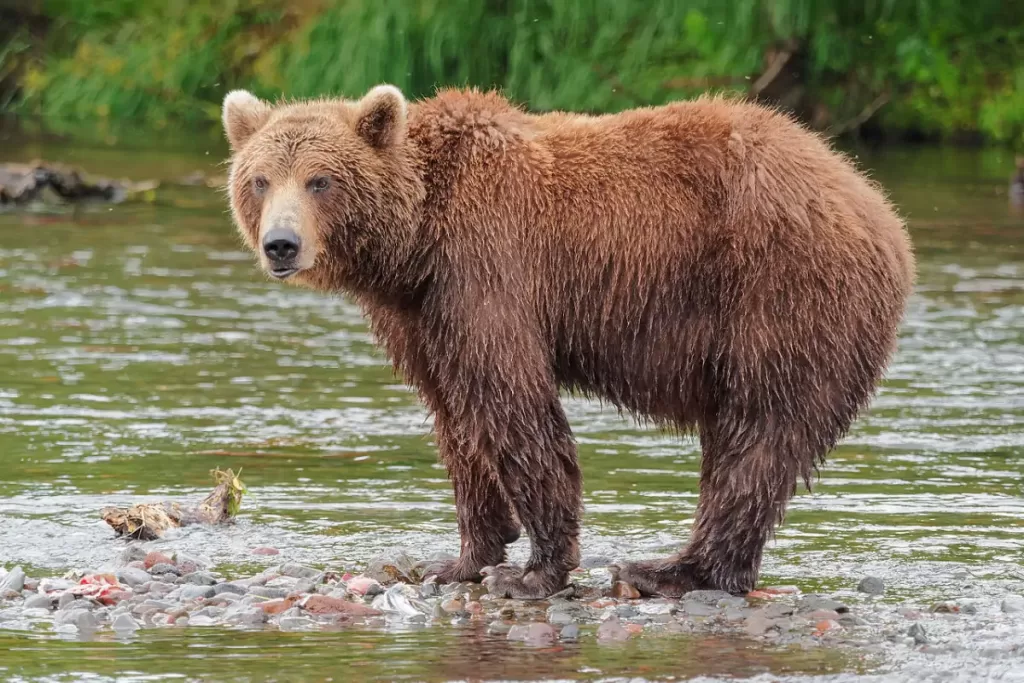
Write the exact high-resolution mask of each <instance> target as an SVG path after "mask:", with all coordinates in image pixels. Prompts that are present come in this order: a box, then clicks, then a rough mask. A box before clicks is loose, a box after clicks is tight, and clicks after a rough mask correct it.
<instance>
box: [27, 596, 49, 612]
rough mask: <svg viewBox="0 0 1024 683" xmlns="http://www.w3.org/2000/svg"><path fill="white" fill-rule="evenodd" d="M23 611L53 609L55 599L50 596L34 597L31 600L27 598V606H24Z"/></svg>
mask: <svg viewBox="0 0 1024 683" xmlns="http://www.w3.org/2000/svg"><path fill="white" fill-rule="evenodd" d="M22 608H23V609H45V610H51V609H53V598H51V597H50V596H49V595H39V594H36V595H33V596H32V597H31V598H25V604H23V605H22Z"/></svg>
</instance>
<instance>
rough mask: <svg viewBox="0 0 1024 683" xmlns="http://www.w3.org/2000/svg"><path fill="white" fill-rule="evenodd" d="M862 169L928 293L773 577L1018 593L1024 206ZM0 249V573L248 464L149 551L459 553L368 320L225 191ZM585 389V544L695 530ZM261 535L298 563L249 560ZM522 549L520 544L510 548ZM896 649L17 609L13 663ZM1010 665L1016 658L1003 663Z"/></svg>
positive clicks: (281, 671) (579, 428) (129, 208)
mask: <svg viewBox="0 0 1024 683" xmlns="http://www.w3.org/2000/svg"><path fill="white" fill-rule="evenodd" d="M224 153H225V152H224V150H223V149H220V148H213V149H210V150H206V149H203V148H200V149H197V150H194V151H181V150H180V149H175V150H170V151H159V152H153V151H147V150H138V149H118V148H115V149H109V148H107V149H90V148H85V147H67V146H62V145H55V144H49V145H41V144H36V143H25V142H21V141H19V140H18V139H17V138H16V137H8V138H5V139H0V161H7V160H25V159H29V158H32V157H36V156H41V157H44V158H48V159H59V160H66V161H70V162H73V163H76V164H80V165H83V166H85V167H86V168H87V169H89V170H93V171H97V172H103V173H106V174H109V175H113V176H129V177H132V178H135V179H140V178H149V177H155V178H161V179H165V180H166V179H172V178H175V177H178V176H182V175H185V174H187V173H190V172H192V171H195V170H202V171H205V172H210V173H218V172H222V167H221V166H219V165H218V164H219V163H220V162H221V161H222V159H223V156H224ZM864 163H865V164H867V165H868V166H869V167H870V168H871V169H872V173H873V175H874V176H875V177H876V178H877V179H879V180H880V181H882V182H883V183H884V184H885V185H886V186H887V188H889V190H890V191H891V194H892V197H893V199H894V200H895V201H896V202H897V203H898V204H899V205H900V207H901V209H902V210H903V211H904V212H905V214H906V215H907V216H908V217H909V220H910V226H911V230H912V235H913V239H914V243H915V247H916V251H917V256H918V260H919V269H920V282H919V287H918V292H917V294H916V296H915V297H914V298H913V300H912V302H911V305H910V311H909V316H908V320H907V322H906V325H905V328H904V330H903V335H902V341H901V348H900V351H899V354H898V356H897V358H896V360H895V362H894V364H893V366H892V368H891V372H890V374H889V379H888V381H887V383H886V385H885V387H884V388H883V390H882V392H881V393H880V395H879V397H878V399H877V400H876V402H875V403H874V405H873V407H872V409H871V411H870V412H869V413H868V414H866V415H865V416H864V417H863V418H862V419H861V420H860V421H858V423H857V424H856V427H855V428H854V430H853V432H852V434H851V435H850V436H849V437H848V438H847V439H846V440H845V441H844V442H843V443H842V445H841V446H840V447H839V448H838V449H837V450H836V451H835V452H834V453H833V454H832V456H831V458H830V461H829V464H828V466H827V467H825V468H824V469H823V470H822V472H821V478H820V481H818V482H817V485H816V487H815V492H814V494H813V495H811V494H808V493H806V492H801V493H800V495H798V496H797V498H796V499H795V500H794V501H793V504H792V506H791V508H790V514H789V516H788V517H787V520H786V524H785V526H783V527H782V528H781V529H780V530H779V533H778V538H777V540H776V542H775V543H773V544H772V545H771V546H770V548H769V549H768V552H767V553H766V559H765V565H764V570H763V575H762V581H763V582H764V583H766V584H773V583H775V584H778V583H784V584H796V585H797V586H799V587H800V588H801V589H803V590H805V591H828V592H832V593H838V594H840V595H842V594H846V595H848V596H849V597H850V599H851V600H855V599H856V597H855V593H854V592H853V590H852V589H853V587H855V586H856V584H857V581H858V580H859V579H860V578H861V577H863V576H865V575H868V574H871V575H876V576H880V577H883V578H884V579H885V581H886V583H887V584H888V586H889V587H890V590H889V593H888V594H887V599H888V600H890V601H901V600H923V601H925V602H927V601H928V600H933V599H935V600H937V599H945V598H950V597H959V596H964V595H967V596H972V595H973V596H979V595H982V596H983V595H993V594H1002V593H1003V592H1006V591H1015V592H1021V590H1022V589H1024V572H1022V566H1021V565H1022V561H1024V545H1022V542H1024V498H1022V493H1024V483H1022V482H1024V457H1022V456H1024V218H1022V217H1021V216H1019V215H1015V214H1013V213H1011V212H1010V210H1009V208H1008V206H1007V202H1006V194H1005V178H1006V175H1007V173H1008V169H1009V167H1010V165H1011V163H1012V159H1011V158H1010V157H1009V155H1006V154H1000V153H998V152H990V153H980V152H972V151H944V150H932V149H923V150H889V151H887V152H886V153H884V154H882V153H874V154H872V155H870V156H865V157H864ZM0 240H2V241H0V566H6V567H7V568H11V567H13V566H14V565H21V566H23V567H24V568H25V570H26V571H27V572H28V573H29V574H30V575H33V574H34V575H37V576H40V575H54V574H58V573H61V572H63V571H65V570H67V569H71V568H80V569H95V568H99V567H104V566H111V565H112V564H113V563H115V562H116V560H117V558H118V555H119V554H120V552H121V551H122V549H123V547H124V546H123V543H122V542H120V541H117V540H115V539H114V538H113V537H112V533H111V531H110V529H109V528H108V527H107V526H106V525H105V524H104V523H103V522H102V521H100V520H99V517H98V511H99V509H100V508H102V507H104V506H107V505H128V504H131V503H134V502H141V501H144V500H158V499H185V500H195V499H198V498H199V497H201V495H203V494H204V493H205V492H206V491H208V490H209V487H210V476H209V471H210V470H211V469H212V468H215V467H221V468H225V467H231V468H233V469H235V470H237V469H238V468H242V469H243V478H244V479H245V481H246V483H247V484H248V486H249V494H248V496H247V497H246V498H245V500H244V502H243V511H242V514H241V515H240V517H239V519H238V523H237V524H236V525H234V526H232V527H227V528H213V529H210V528H192V529H190V530H188V531H187V533H182V534H180V535H178V536H175V537H173V538H171V539H169V540H166V541H161V542H159V543H156V544H153V545H154V547H161V548H171V549H176V550H181V551H183V552H186V553H188V554H192V555H197V556H199V557H202V558H204V559H206V560H207V561H209V562H210V563H211V564H212V565H213V566H214V568H215V569H216V570H218V571H220V572H222V573H224V574H226V575H229V576H231V575H235V574H240V573H243V572H249V571H256V570H258V569H259V568H260V567H263V566H266V565H267V564H271V563H276V562H279V561H281V559H282V558H284V559H288V560H293V561H297V562H302V563H308V564H315V565H318V566H322V565H330V566H331V567H337V568H342V569H347V568H351V569H356V570H358V569H359V568H360V567H362V566H363V564H364V563H365V562H366V561H367V560H368V559H370V558H371V557H373V556H374V555H377V554H379V553H380V552H382V551H385V550H388V549H391V548H394V547H403V548H407V549H408V550H409V552H410V553H412V554H413V555H416V556H421V557H425V556H427V555H429V554H430V553H432V552H436V551H438V550H445V551H448V552H453V553H455V552H457V551H458V536H457V531H456V524H455V514H454V510H453V508H452V498H451V493H450V488H449V485H448V483H447V481H446V478H445V474H444V471H443V469H442V468H441V467H440V466H439V465H438V464H437V461H436V456H435V451H434V446H433V443H432V442H431V440H430V438H429V427H430V425H429V421H428V419H427V417H426V415H425V414H424V412H423V410H422V409H421V408H420V406H419V405H418V404H417V402H416V400H415V396H414V395H413V394H412V393H411V392H410V391H409V390H408V389H407V388H405V387H403V386H401V385H400V384H399V383H398V382H397V381H396V379H395V378H394V377H393V376H392V373H391V370H390V366H389V364H388V363H387V362H386V361H385V359H384V358H383V357H382V356H381V355H380V354H379V353H378V352H377V351H376V349H375V348H374V346H373V345H372V342H371V340H370V338H369V336H368V334H367V331H366V328H365V326H364V324H363V321H362V319H361V316H360V314H359V311H358V310H356V309H355V308H354V307H352V306H351V305H350V304H349V303H348V302H346V301H345V300H344V299H342V298H339V297H334V298H332V297H327V296H322V295H318V294H314V293H311V292H307V291H304V290H298V289H293V288H287V287H284V286H282V285H280V284H275V283H270V282H267V281H266V280H265V279H264V278H263V276H261V275H260V274H259V273H258V272H257V269H256V268H255V267H254V265H253V264H252V261H251V259H250V257H249V256H247V255H246V254H244V253H243V252H242V251H241V249H240V245H239V242H238V240H237V239H236V237H235V233H234V231H233V228H232V226H231V225H230V221H229V218H228V215H227V213H226V204H225V201H224V199H223V197H222V196H221V195H220V194H218V193H217V192H215V191H213V190H208V189H205V188H177V189H168V190H166V191H161V192H160V193H158V200H157V202H156V203H154V204H133V205H121V206H116V207H106V206H104V207H93V208H89V209H84V210H80V211H77V212H74V213H72V212H68V211H61V212H57V213H31V214H27V213H24V212H21V213H12V212H8V213H3V214H0ZM566 406H567V412H568V414H569V417H570V420H571V422H572V424H573V427H574V430H575V432H576V435H577V437H578V440H579V450H580V456H581V460H582V464H583V469H584V474H585V478H586V499H585V502H586V516H585V532H584V536H583V553H584V556H606V557H611V558H623V557H629V558H635V557H643V556H650V555H656V554H664V551H665V548H666V547H671V546H675V545H678V544H679V543H681V542H683V541H684V540H685V537H686V533H687V529H688V525H689V522H690V520H691V519H692V515H693V513H694V507H695V503H696V500H697V482H698V478H697V474H698V467H699V459H698V458H699V451H698V448H697V445H696V443H695V442H694V441H680V440H678V439H676V438H673V437H669V436H666V435H663V434H658V433H656V432H652V431H647V430H643V429H639V428H637V427H636V426H635V425H633V424H632V423H631V422H629V421H627V420H623V419H621V418H620V417H618V416H617V415H616V414H615V413H614V412H613V411H610V410H602V409H601V408H600V407H599V406H598V405H597V404H596V403H591V402H585V401H578V400H567V401H566ZM258 546H273V547H275V548H279V549H281V551H282V556H281V557H277V558H267V557H260V556H256V555H253V554H252V553H251V550H252V549H253V548H255V547H258ZM526 551H527V545H526V542H525V540H524V541H520V542H519V543H517V544H516V545H515V546H514V547H513V550H512V557H513V559H522V558H524V557H525V554H526ZM1022 621H1024V620H1022ZM0 626H2V624H0ZM1014 633H1015V634H1016V635H1014V634H1011V635H1009V636H1007V637H1014V638H1018V637H1022V636H1021V634H1020V631H1019V630H1018V631H1016V632H1014ZM1022 642H1024V641H1022ZM883 659H884V658H883ZM895 664H899V662H897V663H895ZM895 664H894V663H893V662H891V661H890V662H886V661H882V662H881V663H878V662H873V661H872V662H869V661H867V660H866V659H864V658H863V657H861V656H859V655H858V653H857V652H848V651H843V650H839V649H835V650H833V649H830V648H826V647H821V648H816V649H811V650H802V651H790V650H781V649H777V648H771V647H769V646H767V645H763V644H760V643H756V642H754V641H743V640H733V639H723V638H721V637H715V638H711V637H704V638H697V637H695V636H690V637H683V636H673V637H664V638H660V639H659V638H643V639H639V640H635V641H631V642H630V643H627V644H625V645H618V646H604V645H599V644H598V643H597V642H596V641H594V640H593V639H592V638H591V639H588V638H584V639H582V640H581V642H580V644H578V645H566V646H557V647H554V648H550V649H547V650H539V651H538V650H531V649H528V648H525V647H524V646H523V645H521V644H515V643H508V642H506V641H505V640H504V639H503V638H502V637H500V636H488V635H487V634H486V632H485V631H484V630H483V627H482V626H480V625H473V626H464V627H455V626H434V627H430V628H422V629H409V630H403V631H394V630H384V631H380V630H376V631H375V630H370V629H349V630H337V631H324V632H318V633H301V634H296V633H279V632H277V631H260V632H237V631H229V630H227V629H226V628H205V629H204V628H192V629H185V630H182V629H177V630H143V631H140V632H138V633H137V634H136V636H135V637H134V638H132V639H129V640H120V641H119V640H115V639H114V637H113V635H109V636H103V635H100V636H97V637H96V639H95V640H91V641H79V640H77V639H71V640H68V639H67V636H62V635H57V634H54V633H52V632H50V631H48V630H15V629H0V676H3V677H5V678H8V679H15V680H48V681H50V680H53V681H56V680H61V681H63V680H78V679H81V678H84V677H86V676H87V675H88V674H93V675H95V676H99V677H100V679H101V680H102V679H103V677H110V678H114V677H121V678H122V679H139V680H143V679H145V680H154V679H162V678H165V677H166V678H173V677H177V678H178V679H181V678H184V679H188V680H223V679H226V678H235V677H237V678H239V679H243V678H256V679H259V678H276V679H278V680H294V679H308V680H326V679H328V678H331V677H333V679H334V680H361V679H370V678H380V679H387V680H390V679H400V680H439V681H440V680H465V679H472V680H483V679H494V678H500V679H517V680H530V679H566V678H587V679H606V680H610V679H613V678H615V677H630V676H632V677H640V678H647V679H661V678H677V679H686V678H690V677H694V676H702V675H703V676H753V675H756V674H759V673H764V672H768V673H771V674H774V675H779V676H792V677H799V676H801V675H805V674H807V675H810V674H836V675H838V676H839V677H840V678H842V679H844V680H845V679H846V678H850V679H851V680H860V677H861V676H862V675H869V674H871V673H872V671H875V670H878V671H887V670H889V669H887V668H886V667H890V668H891V667H893V666H895ZM913 665H914V666H918V667H920V666H927V662H922V661H916V662H915V663H913ZM975 665H976V663H975V664H973V665H972V666H975ZM1018 665H1019V666H1020V667H1021V670H1024V656H1022V658H1021V659H1020V660H1017V661H1015V662H1013V663H1011V664H1009V665H1007V666H1008V667H1009V668H1008V669H1006V671H1015V670H1017V668H1016V667H1017V666H1018ZM999 666H1002V664H1000V665H999ZM879 667H880V668H879ZM1000 671H1002V669H1000ZM93 680H96V678H95V677H94V678H93ZM765 680H775V679H774V678H769V679H765ZM907 680H918V679H916V678H914V676H913V675H909V678H907ZM965 680H966V679H965ZM1004 680H1010V679H1004ZM1013 680H1018V679H1013Z"/></svg>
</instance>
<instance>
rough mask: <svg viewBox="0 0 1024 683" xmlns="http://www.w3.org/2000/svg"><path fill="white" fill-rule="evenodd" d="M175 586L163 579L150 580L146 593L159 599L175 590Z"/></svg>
mask: <svg viewBox="0 0 1024 683" xmlns="http://www.w3.org/2000/svg"><path fill="white" fill-rule="evenodd" d="M176 588H177V586H175V585H174V584H173V583H165V582H163V581H151V582H150V583H149V590H148V591H146V595H148V596H149V597H151V598H154V599H160V598H162V597H164V596H165V595H167V594H168V593H170V592H171V591H173V590H175V589H176Z"/></svg>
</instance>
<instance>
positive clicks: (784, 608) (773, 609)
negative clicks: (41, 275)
mask: <svg viewBox="0 0 1024 683" xmlns="http://www.w3.org/2000/svg"><path fill="white" fill-rule="evenodd" d="M763 611H764V615H765V616H766V617H768V618H769V619H781V618H782V617H788V616H789V615H791V614H793V612H795V611H796V608H795V607H793V605H787V604H785V603H783V602H773V603H772V604H770V605H765V607H764V610H763Z"/></svg>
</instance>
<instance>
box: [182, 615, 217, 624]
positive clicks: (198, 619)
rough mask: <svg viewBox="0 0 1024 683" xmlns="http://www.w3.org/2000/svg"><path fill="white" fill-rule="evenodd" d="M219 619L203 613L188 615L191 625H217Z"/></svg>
mask: <svg viewBox="0 0 1024 683" xmlns="http://www.w3.org/2000/svg"><path fill="white" fill-rule="evenodd" d="M216 624H217V620H216V619H214V618H213V617H207V616H204V615H202V614H197V615H191V614H190V615H188V625H189V626H216Z"/></svg>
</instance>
